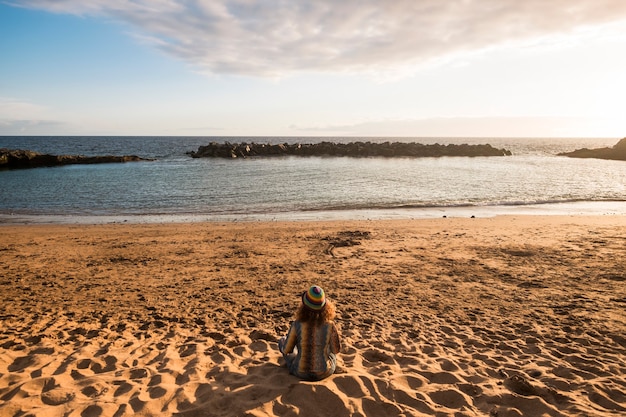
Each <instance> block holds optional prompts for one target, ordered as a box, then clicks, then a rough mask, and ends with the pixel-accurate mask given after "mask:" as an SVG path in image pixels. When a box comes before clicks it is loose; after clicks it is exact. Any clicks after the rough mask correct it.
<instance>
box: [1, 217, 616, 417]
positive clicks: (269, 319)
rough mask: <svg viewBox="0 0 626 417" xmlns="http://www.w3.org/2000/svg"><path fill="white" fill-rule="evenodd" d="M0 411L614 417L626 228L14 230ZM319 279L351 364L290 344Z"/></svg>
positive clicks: (584, 223)
mask: <svg viewBox="0 0 626 417" xmlns="http://www.w3.org/2000/svg"><path fill="white" fill-rule="evenodd" d="M0 267H1V268H2V271H3V272H2V275H1V276H0V294H1V297H0V415H2V416H5V415H7V416H13V415H45V416H63V415H69V416H114V415H115V416H123V415H134V414H137V415H146V416H149V415H155V416H157V415H158V416H163V415H188V416H196V415H197V416H289V415H293V416H295V415H297V416H319V415H332V416H358V415H361V416H383V415H384V416H420V415H438V416H448V415H449V416H544V415H547V416H561V415H566V416H570V415H574V416H618V415H624V414H625V413H626V336H625V335H626V313H625V311H626V284H625V282H624V281H625V280H626V217H625V216H579V217H565V216H543V217H541V216H501V217H495V218H488V219H485V218H480V219H468V218H465V219H459V218H449V219H427V220H377V221H366V220H363V221H335V222H276V223H273V222H248V223H234V222H233V223H184V224H175V223H172V224H124V225H102V224H101V225H5V226H0ZM311 284H318V285H321V286H322V287H324V289H325V290H326V292H327V294H328V296H329V297H331V298H332V299H333V300H334V301H335V303H336V305H337V310H338V318H337V324H338V326H339V328H340V331H341V334H342V340H343V345H344V349H343V352H342V353H341V354H340V355H339V365H340V367H339V369H338V372H337V373H336V374H335V375H333V376H331V377H330V378H328V379H326V380H324V381H321V382H314V383H312V382H302V381H299V380H298V379H297V378H295V377H293V376H290V375H288V374H287V371H286V370H285V368H283V367H282V366H281V365H282V364H283V362H282V359H281V358H280V354H279V353H278V350H277V346H276V340H277V339H278V338H279V337H280V336H282V335H283V334H284V333H285V332H286V330H287V328H288V326H289V322H290V320H292V318H293V312H294V311H295V309H296V308H297V306H298V303H299V298H298V294H299V293H300V292H301V291H303V290H304V289H305V288H307V287H308V286H309V285H311Z"/></svg>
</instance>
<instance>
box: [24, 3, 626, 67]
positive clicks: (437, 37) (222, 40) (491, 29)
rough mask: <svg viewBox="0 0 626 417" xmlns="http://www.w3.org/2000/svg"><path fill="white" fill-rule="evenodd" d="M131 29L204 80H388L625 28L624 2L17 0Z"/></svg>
mask: <svg viewBox="0 0 626 417" xmlns="http://www.w3.org/2000/svg"><path fill="white" fill-rule="evenodd" d="M16 5H19V6H22V7H30V8H37V9H44V10H48V11H50V12H55V13H71V14H77V15H89V16H103V17H106V18H112V19H115V20H118V21H121V22H124V23H125V24H127V25H130V26H131V27H132V28H133V30H134V31H136V32H137V35H138V36H141V37H142V39H144V40H145V39H152V41H153V43H154V45H155V47H157V48H159V49H161V50H163V51H165V52H167V53H168V54H170V55H172V56H174V57H177V58H179V59H181V60H184V61H186V62H189V63H191V64H192V65H194V66H195V67H197V68H199V69H200V70H201V71H203V72H207V73H212V74H241V75H253V76H274V77H276V76H284V75H288V74H292V73H299V72H388V71H392V72H393V71H397V70H398V68H405V67H411V66H413V65H418V64H422V63H425V62H429V61H432V60H436V59H441V58H445V57H447V56H450V55H453V54H455V53H460V52H462V53H466V52H471V51H476V50H482V49H485V48H492V47H498V46H503V45H509V44H511V43H514V44H515V43H523V42H532V41H533V40H536V39H541V38H545V37H550V36H554V35H560V36H562V35H564V34H569V33H573V32H575V31H576V30H577V29H579V28H582V27H586V26H593V25H602V24H607V23H611V22H616V21H622V20H624V19H625V18H626V2H625V1H623V0H550V1H545V0H524V1H519V0H456V1H441V0H394V1H380V0H342V1H336V0H306V1H305V0H303V1H294V0H256V1H255V0H224V1H215V0H186V1H175V0H134V1H121V0H91V1H83V0H56V1H48V0H23V1H20V2H19V3H16Z"/></svg>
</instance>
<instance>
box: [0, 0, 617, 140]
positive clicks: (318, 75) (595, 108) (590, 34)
mask: <svg viewBox="0 0 626 417" xmlns="http://www.w3.org/2000/svg"><path fill="white" fill-rule="evenodd" d="M625 51H626V2H625V1H623V0H551V1H549V2H546V1H543V0H526V1H523V2H520V1H518V0H455V1H453V0H450V1H441V0H393V1H391V0H387V1H381V0H360V1H356V0H344V1H341V2H339V1H335V0H316V1H297V0H279V1H271V0H265V1H254V0H227V1H209V0H186V1H174V0H134V1H122V0H91V1H77V0H55V1H52V0H48V1H44V0H24V1H3V0H0V57H1V58H0V135H190V136H196V135H198V136H237V135H258V136H274V135H277V136H333V135H345V136H414V137H419V136H444V137H445V136H456V137H464V136H465V137H471V136H482V137H493V136H501V137H534V136H535V137H536V136H538V137H552V136H559V137H615V138H620V137H623V136H626V114H625V112H624V110H623V97H626V77H624V75H623V71H624V68H626V53H625Z"/></svg>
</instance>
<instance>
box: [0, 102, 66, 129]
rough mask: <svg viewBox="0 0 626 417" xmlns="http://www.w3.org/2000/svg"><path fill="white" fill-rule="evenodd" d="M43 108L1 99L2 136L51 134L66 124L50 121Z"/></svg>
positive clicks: (28, 103) (0, 122)
mask: <svg viewBox="0 0 626 417" xmlns="http://www.w3.org/2000/svg"><path fill="white" fill-rule="evenodd" d="M46 113H47V110H46V108H45V107H43V106H39V105H37V104H33V103H30V102H28V101H23V100H17V99H13V98H9V97H0V135H20V134H26V133H28V134H49V133H50V132H51V131H55V129H57V128H59V127H61V126H63V125H64V123H62V122H59V121H55V120H50V119H49V118H48V117H47V115H46Z"/></svg>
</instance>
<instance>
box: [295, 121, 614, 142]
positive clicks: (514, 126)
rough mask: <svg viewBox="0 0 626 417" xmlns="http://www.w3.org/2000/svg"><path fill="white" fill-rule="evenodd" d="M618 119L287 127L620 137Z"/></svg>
mask: <svg viewBox="0 0 626 417" xmlns="http://www.w3.org/2000/svg"><path fill="white" fill-rule="evenodd" d="M624 126H625V124H624V122H623V121H622V120H621V119H619V120H617V119H611V118H601V119H594V118H589V117H535V116H525V117H437V118H424V119H397V120H371V121H367V122H362V123H355V124H350V125H336V126H318V127H315V126H313V127H301V126H295V125H292V126H290V129H291V130H292V131H297V132H300V134H314V135H322V136H326V135H332V136H360V137H368V136H369V137H371V136H397V137H520V138H529V137H594V136H596V137H620V135H621V134H622V132H623V128H624Z"/></svg>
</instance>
